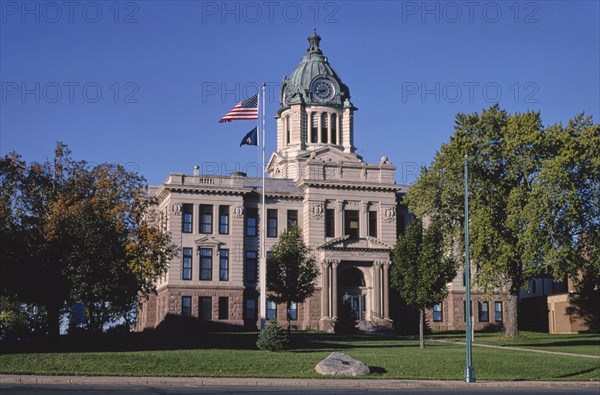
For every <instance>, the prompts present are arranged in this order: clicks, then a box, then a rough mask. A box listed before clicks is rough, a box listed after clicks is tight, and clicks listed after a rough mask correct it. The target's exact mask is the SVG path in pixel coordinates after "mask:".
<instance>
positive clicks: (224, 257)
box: [219, 248, 229, 281]
mask: <svg viewBox="0 0 600 395" xmlns="http://www.w3.org/2000/svg"><path fill="white" fill-rule="evenodd" d="M223 264H225V265H223ZM223 273H225V276H223ZM219 281H229V249H228V248H221V249H220V250H219Z"/></svg>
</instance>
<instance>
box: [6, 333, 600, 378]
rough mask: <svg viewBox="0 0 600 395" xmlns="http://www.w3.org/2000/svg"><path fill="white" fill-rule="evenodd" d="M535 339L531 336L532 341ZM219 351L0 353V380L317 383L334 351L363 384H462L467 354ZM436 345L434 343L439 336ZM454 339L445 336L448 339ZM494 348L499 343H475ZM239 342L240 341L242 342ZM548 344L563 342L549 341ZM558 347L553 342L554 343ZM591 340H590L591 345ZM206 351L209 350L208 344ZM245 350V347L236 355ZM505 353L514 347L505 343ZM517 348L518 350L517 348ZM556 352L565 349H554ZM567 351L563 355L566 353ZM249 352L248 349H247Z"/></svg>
mask: <svg viewBox="0 0 600 395" xmlns="http://www.w3.org/2000/svg"><path fill="white" fill-rule="evenodd" d="M536 335H537V334H536ZM219 336H220V338H221V342H220V345H219V348H195V349H171V350H153V351H123V352H118V351H110V352H108V351H107V352H43V353H3V354H2V355H0V373H11V374H49V375H116V376H204V377H209V376H211V377H286V378H316V377H322V376H320V375H318V374H317V373H316V372H315V371H314V367H315V365H316V364H317V363H318V362H319V361H320V360H321V359H323V358H325V357H326V356H327V355H329V353H330V352H332V351H341V352H344V353H347V354H349V355H350V356H352V357H354V358H357V359H360V360H362V361H364V362H365V363H366V364H368V365H369V366H370V367H371V370H372V372H373V373H372V374H370V375H369V376H367V377H368V378H373V379H377V378H387V379H445V380H462V377H463V369H464V365H465V348H464V346H461V345H457V344H456V345H455V344H449V343H437V342H428V343H427V345H426V348H425V350H420V349H419V345H418V340H401V339H397V338H389V337H387V338H386V337H373V336H371V337H369V336H352V337H345V338H337V337H335V336H333V335H328V334H314V333H312V334H311V333H304V334H295V335H294V338H295V347H296V348H295V349H294V350H289V351H283V352H274V353H273V352H269V351H258V350H254V349H250V346H251V344H252V342H254V341H255V339H256V334H253V333H247V334H235V335H230V336H234V337H235V341H234V343H235V344H236V346H235V348H233V347H232V348H229V347H227V346H226V343H227V342H223V336H225V337H226V336H228V335H219ZM438 337H439V335H438ZM447 337H448V338H452V336H451V335H448V336H447ZM484 338H485V339H487V340H486V341H490V342H498V343H495V344H500V343H501V342H502V340H500V338H498V337H497V336H495V337H494V336H492V335H487V336H481V337H478V341H479V339H482V340H483V339H484ZM240 339H243V340H240ZM526 339H527V338H526V337H524V339H522V340H519V341H523V344H533V343H535V342H539V343H535V344H541V346H540V347H538V346H534V347H535V348H543V349H547V347H552V346H548V344H552V341H551V338H546V335H541V336H534V335H531V338H529V340H526ZM553 339H554V342H555V343H556V342H563V340H564V339H565V338H562V337H555V338H553ZM557 339H559V340H557ZM590 339H591V340H592V341H595V342H596V343H595V344H596V346H595V347H590V346H588V347H589V348H595V349H596V353H597V351H598V349H599V348H600V346H599V345H598V342H597V340H598V336H596V337H589V338H588V337H586V336H581V335H577V336H574V337H573V338H571V337H569V338H568V339H566V341H564V343H568V342H573V343H575V347H581V346H582V345H581V344H579V343H578V342H580V341H588V340H590ZM594 339H595V340H594ZM211 344H212V343H211ZM240 345H245V346H248V347H239V346H240ZM511 345H517V344H514V343H511ZM519 345H520V344H519ZM557 347H562V349H561V351H565V350H568V349H569V348H568V346H567V345H562V344H561V345H559V346H557ZM565 347H566V348H565ZM246 348H248V349H246ZM473 366H474V367H475V372H476V377H477V379H478V380H600V360H598V359H587V358H577V357H568V356H559V355H556V356H555V355H546V354H538V353H528V352H525V351H513V350H498V349H488V348H478V347H474V348H473Z"/></svg>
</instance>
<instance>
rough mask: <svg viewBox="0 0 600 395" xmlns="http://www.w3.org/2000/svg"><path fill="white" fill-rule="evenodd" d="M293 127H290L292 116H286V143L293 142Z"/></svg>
mask: <svg viewBox="0 0 600 395" xmlns="http://www.w3.org/2000/svg"><path fill="white" fill-rule="evenodd" d="M290 129H291V127H290V116H289V115H288V116H286V117H285V144H286V145H290V143H291V135H292V132H291V130H290Z"/></svg>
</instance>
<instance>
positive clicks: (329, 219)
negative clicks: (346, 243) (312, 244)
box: [325, 208, 335, 237]
mask: <svg viewBox="0 0 600 395" xmlns="http://www.w3.org/2000/svg"><path fill="white" fill-rule="evenodd" d="M325 237H335V210H334V209H332V208H328V209H326V210H325Z"/></svg>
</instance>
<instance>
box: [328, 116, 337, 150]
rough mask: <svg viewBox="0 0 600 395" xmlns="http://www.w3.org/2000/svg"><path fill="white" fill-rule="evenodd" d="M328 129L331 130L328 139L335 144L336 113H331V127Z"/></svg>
mask: <svg viewBox="0 0 600 395" xmlns="http://www.w3.org/2000/svg"><path fill="white" fill-rule="evenodd" d="M329 130H331V137H330V139H329V141H331V144H337V143H338V142H337V114H331V127H330V128H329Z"/></svg>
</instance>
